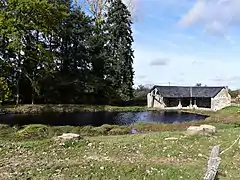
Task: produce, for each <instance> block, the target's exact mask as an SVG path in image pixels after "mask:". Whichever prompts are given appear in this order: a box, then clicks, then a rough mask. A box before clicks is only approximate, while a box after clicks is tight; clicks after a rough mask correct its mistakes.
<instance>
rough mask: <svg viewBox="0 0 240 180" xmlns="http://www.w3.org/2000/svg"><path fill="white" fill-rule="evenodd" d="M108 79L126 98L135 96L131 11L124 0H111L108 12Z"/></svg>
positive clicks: (121, 95) (122, 96) (123, 97)
mask: <svg viewBox="0 0 240 180" xmlns="http://www.w3.org/2000/svg"><path fill="white" fill-rule="evenodd" d="M107 25H108V38H109V39H108V42H107V46H108V52H109V54H110V58H109V59H108V61H107V63H106V64H107V68H106V69H107V71H108V72H107V80H108V81H110V82H111V84H112V85H113V88H114V89H116V90H117V93H118V94H119V95H120V97H121V98H122V99H124V100H127V99H129V98H131V97H132V96H133V87H132V86H133V76H134V71H133V66H132V64H133V57H134V56H133V50H132V43H133V37H132V30H131V25H132V21H131V13H130V12H129V10H128V8H127V7H126V5H125V4H124V3H123V2H122V0H111V1H110V6H109V9H108V13H107Z"/></svg>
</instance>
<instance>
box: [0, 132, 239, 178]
mask: <svg viewBox="0 0 240 180" xmlns="http://www.w3.org/2000/svg"><path fill="white" fill-rule="evenodd" d="M239 131H240V128H228V129H221V130H219V131H218V132H217V134H216V135H215V136H212V137H206V136H191V137H188V136H184V134H183V132H158V133H148V134H138V135H123V136H97V137H83V139H81V140H78V141H68V142H65V143H59V142H55V141H53V140H52V139H49V138H45V139H41V140H37V141H30V140H25V141H8V140H2V139H1V140H0V144H1V145H0V159H1V162H0V179H163V180H165V179H166V180H167V179H171V180H179V179H202V176H203V174H204V171H205V167H206V164H207V157H208V156H209V154H210V151H211V148H212V146H214V145H216V144H220V145H221V149H222V150H223V149H225V148H227V147H228V146H230V144H231V143H232V142H233V141H234V140H235V139H236V138H237V136H239ZM168 137H175V138H178V139H177V140H165V138H168ZM239 157H240V151H239V147H238V146H237V145H236V146H234V147H233V148H232V149H230V150H229V151H227V152H226V153H224V154H223V155H221V158H222V164H221V165H220V170H221V171H222V172H223V173H226V177H223V178H221V179H222V180H225V179H226V180H228V179H233V180H235V179H236V180H237V179H239V178H240V175H239V171H238V167H239V166H240V158H239Z"/></svg>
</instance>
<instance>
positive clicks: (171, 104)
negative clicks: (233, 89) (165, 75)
mask: <svg viewBox="0 0 240 180" xmlns="http://www.w3.org/2000/svg"><path fill="white" fill-rule="evenodd" d="M147 104H148V107H149V108H152V107H153V108H160V109H169V108H173V109H209V110H213V111H217V110H220V109H222V108H224V107H227V106H230V105H231V96H230V94H229V92H228V88H227V87H196V86H195V87H191V86H190V87H187V86H154V87H153V88H152V89H151V90H150V92H149V93H148V95H147Z"/></svg>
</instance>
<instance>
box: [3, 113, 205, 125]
mask: <svg viewBox="0 0 240 180" xmlns="http://www.w3.org/2000/svg"><path fill="white" fill-rule="evenodd" d="M206 117H207V116H203V115H197V114H189V113H179V112H162V111H145V112H79V113H65V114H41V115H19V114H8V115H2V116H1V118H0V123H1V124H10V125H15V124H18V125H26V124H48V125H73V126H84V125H92V126H101V125H103V124H117V125H130V124H132V123H136V122H142V123H149V122H154V123H177V122H179V123H181V122H186V121H192V120H201V119H205V118H206Z"/></svg>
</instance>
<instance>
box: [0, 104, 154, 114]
mask: <svg viewBox="0 0 240 180" xmlns="http://www.w3.org/2000/svg"><path fill="white" fill-rule="evenodd" d="M0 110H2V111H5V112H7V113H17V114H39V113H50V112H59V113H61V112H81V111H92V112H94V111H127V112H131V111H145V110H154V109H149V108H147V107H144V106H129V107H119V106H108V105H105V106H104V105H101V106H97V105H95V106H94V105H74V104H42V105H40V104H38V105H27V104H26V105H19V106H16V107H15V106H12V105H11V106H0Z"/></svg>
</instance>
